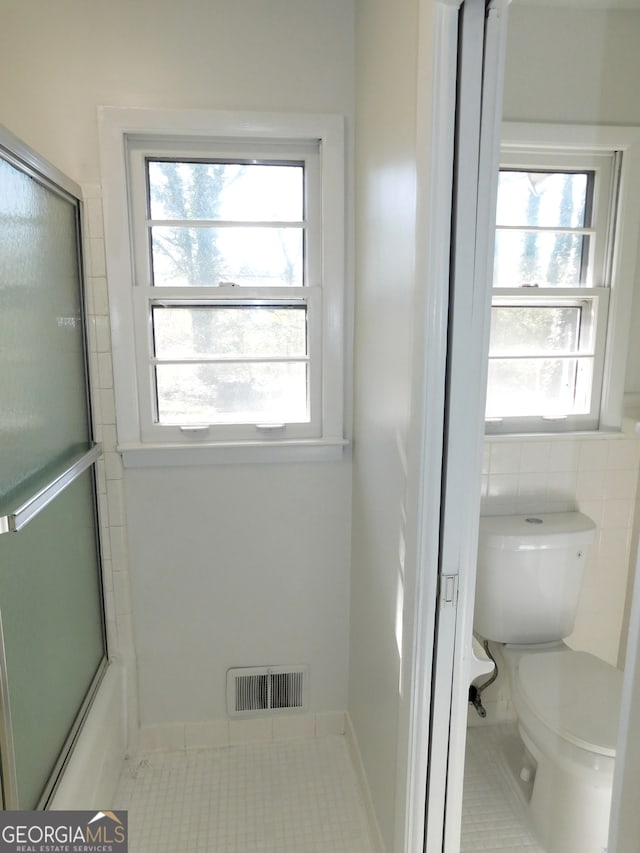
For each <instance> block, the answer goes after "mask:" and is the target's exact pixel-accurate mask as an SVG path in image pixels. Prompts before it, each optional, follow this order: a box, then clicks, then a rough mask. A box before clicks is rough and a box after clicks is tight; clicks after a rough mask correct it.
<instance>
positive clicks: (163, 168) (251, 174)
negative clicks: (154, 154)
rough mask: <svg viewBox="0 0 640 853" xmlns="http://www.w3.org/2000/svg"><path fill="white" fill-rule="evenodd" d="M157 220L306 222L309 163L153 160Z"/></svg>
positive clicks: (151, 178) (151, 185)
mask: <svg viewBox="0 0 640 853" xmlns="http://www.w3.org/2000/svg"><path fill="white" fill-rule="evenodd" d="M147 166H148V175H149V207H150V212H151V218H152V219H187V220H188V219H218V220H220V219H222V220H231V221H239V222H301V221H302V220H303V219H304V165H303V164H301V163H296V164H291V165H281V164H278V165H270V164H247V163H211V162H210V163H185V162H175V161H170V162H166V161H165V162H163V161H157V160H152V161H150V162H148V164H147Z"/></svg>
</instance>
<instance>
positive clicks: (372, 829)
mask: <svg viewBox="0 0 640 853" xmlns="http://www.w3.org/2000/svg"><path fill="white" fill-rule="evenodd" d="M345 737H346V740H347V746H348V748H349V754H350V756H351V763H352V764H353V768H354V770H355V771H356V775H357V777H358V786H359V788H360V792H361V794H362V799H363V805H364V809H365V812H366V815H367V821H368V824H369V835H370V837H371V846H372V849H373V850H374V851H375V853H385V846H384V841H383V838H382V833H381V832H380V827H379V825H378V818H377V816H376V811H375V808H374V806H373V798H372V796H371V789H370V788H369V781H368V779H367V774H366V771H365V769H364V763H363V761H362V755H361V753H360V747H359V746H358V739H357V738H356V733H355V730H354V728H353V724H352V722H351V717H350V716H349V714H348V713H347V714H345Z"/></svg>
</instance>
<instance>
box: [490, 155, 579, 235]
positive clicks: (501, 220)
mask: <svg viewBox="0 0 640 853" xmlns="http://www.w3.org/2000/svg"><path fill="white" fill-rule="evenodd" d="M592 180H593V173H591V172H578V173H575V172H573V173H571V172H518V171H513V170H510V169H503V170H501V171H500V176H499V179H498V206H497V220H496V221H497V223H498V225H520V226H524V225H529V226H531V225H534V226H542V227H544V228H583V227H585V225H588V223H589V219H588V213H587V199H588V194H589V190H590V186H589V184H590V181H592Z"/></svg>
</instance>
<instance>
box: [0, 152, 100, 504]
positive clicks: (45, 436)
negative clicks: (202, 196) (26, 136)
mask: <svg viewBox="0 0 640 853" xmlns="http://www.w3.org/2000/svg"><path fill="white" fill-rule="evenodd" d="M76 233H77V223H76V205H75V204H74V203H73V202H72V201H70V200H68V199H66V198H63V197H61V196H60V195H58V194H57V193H56V192H54V191H52V190H50V189H47V188H45V187H44V186H42V185H41V184H39V183H37V182H36V181H35V180H33V179H32V178H30V177H28V176H27V175H25V174H23V173H22V172H19V171H18V170H16V169H15V168H13V166H11V165H10V164H9V163H7V162H6V161H4V160H1V159H0V360H1V361H2V365H3V369H2V371H0V404H1V405H0V446H1V447H2V455H1V458H0V495H4V494H7V493H8V492H11V491H13V489H14V488H15V487H16V486H17V485H18V484H19V483H20V482H22V481H23V480H25V479H26V478H27V477H30V476H32V475H34V474H36V473H37V472H38V471H40V470H41V469H42V468H44V467H45V466H48V465H50V464H51V463H52V461H54V460H56V459H58V458H61V457H64V456H68V454H69V448H70V447H73V446H75V445H78V446H81V445H84V444H85V443H86V440H87V406H86V400H85V398H86V391H85V379H84V362H83V351H84V350H83V343H84V342H83V331H82V322H81V302H80V289H79V286H78V278H79V269H78V253H77V239H76Z"/></svg>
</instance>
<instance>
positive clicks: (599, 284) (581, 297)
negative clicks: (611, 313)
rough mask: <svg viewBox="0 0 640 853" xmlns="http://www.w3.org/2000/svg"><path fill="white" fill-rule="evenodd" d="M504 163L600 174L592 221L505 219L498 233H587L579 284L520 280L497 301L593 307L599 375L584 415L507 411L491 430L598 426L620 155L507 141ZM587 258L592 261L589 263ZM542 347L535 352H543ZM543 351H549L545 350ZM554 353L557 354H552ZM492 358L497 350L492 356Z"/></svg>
mask: <svg viewBox="0 0 640 853" xmlns="http://www.w3.org/2000/svg"><path fill="white" fill-rule="evenodd" d="M500 168H501V169H507V170H518V171H520V170H521V171H543V172H547V171H548V172H554V171H555V172H590V173H593V175H594V179H593V182H592V186H591V187H590V189H589V195H588V199H587V202H588V205H589V207H590V210H591V218H590V219H589V217H588V216H587V219H586V220H585V223H586V227H583V228H560V227H553V228H552V227H548V228H547V227H541V226H521V225H514V226H511V225H501V226H496V235H497V234H498V233H513V232H517V231H520V232H528V233H540V234H544V233H556V234H562V233H569V234H577V235H580V236H583V237H584V238H585V239H586V240H587V241H588V244H589V245H588V247H586V248H587V253H588V255H587V257H586V258H585V257H583V261H582V269H581V272H580V279H581V281H580V282H576V285H575V286H570V287H565V286H558V285H549V286H535V285H533V286H526V285H525V286H520V287H515V288H514V287H500V286H495V287H494V288H493V303H492V304H493V305H504V304H514V305H527V304H531V305H543V304H554V303H555V304H558V305H562V304H563V300H564V304H575V305H578V304H582V305H584V306H585V308H587V310H586V312H585V313H584V318H585V323H587V324H589V325H588V328H589V332H590V333H591V335H592V337H593V381H592V391H591V405H590V411H589V412H588V413H586V414H580V415H573V414H568V415H566V416H565V415H558V416H553V417H550V416H544V415H542V414H540V415H536V416H511V415H509V416H504V417H487V418H486V432H487V433H490V434H491V433H497V434H499V433H536V432H565V431H572V430H593V429H597V428H598V427H599V421H600V409H601V405H602V395H603V377H604V366H605V344H606V335H607V325H608V322H609V318H608V310H609V299H610V286H611V275H612V268H613V262H612V257H613V237H614V233H613V227H612V223H613V222H614V220H615V217H614V213H613V212H614V211H615V207H616V204H617V186H616V181H615V180H614V177H615V175H616V172H617V167H616V155H615V153H614V152H613V151H608V150H607V151H595V152H593V151H584V150H583V151H580V150H575V149H573V150H569V149H561V150H554V149H552V147H551V146H545V147H544V148H539V149H535V148H534V147H533V146H531V145H530V146H525V145H522V146H520V145H518V146H511V147H510V146H508V145H506V146H504V147H503V150H502V152H501V161H500ZM585 261H586V264H585ZM533 355H534V354H533V353H532V356H533ZM537 355H538V353H535V356H537ZM585 355H588V353H585V351H584V350H580V349H579V350H578V352H576V354H575V355H574V358H583V357H585ZM541 357H544V355H543V354H541ZM548 357H550V358H553V357H554V356H553V354H551V353H550V354H549V356H548ZM490 358H491V356H490Z"/></svg>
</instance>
